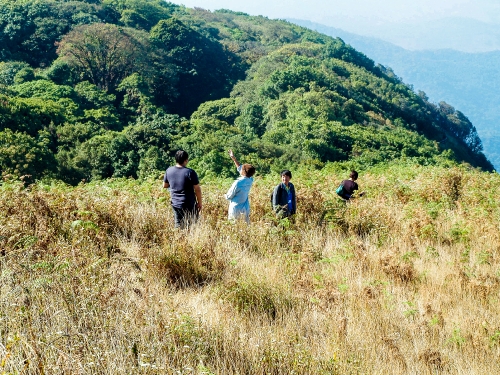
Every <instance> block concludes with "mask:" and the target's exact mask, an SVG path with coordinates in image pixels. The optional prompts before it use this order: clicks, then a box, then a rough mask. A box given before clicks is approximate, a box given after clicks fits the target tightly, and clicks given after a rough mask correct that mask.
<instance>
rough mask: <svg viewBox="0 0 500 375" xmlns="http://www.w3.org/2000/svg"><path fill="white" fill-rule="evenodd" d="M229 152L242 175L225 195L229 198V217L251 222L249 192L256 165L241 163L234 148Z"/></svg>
mask: <svg viewBox="0 0 500 375" xmlns="http://www.w3.org/2000/svg"><path fill="white" fill-rule="evenodd" d="M228 153H229V157H230V158H231V159H232V160H233V162H234V165H235V166H236V169H237V170H238V172H239V173H240V177H238V178H237V179H236V180H235V181H234V182H233V184H232V185H231V187H230V188H229V190H228V191H227V193H226V195H225V197H226V199H227V200H229V209H228V214H227V217H228V219H229V220H232V221H235V220H239V219H243V220H245V221H246V222H247V223H250V201H249V199H248V194H249V193H250V188H251V187H252V184H253V175H254V174H255V167H254V166H253V165H252V164H240V163H239V162H238V160H237V159H236V157H235V156H234V153H233V150H229V151H228Z"/></svg>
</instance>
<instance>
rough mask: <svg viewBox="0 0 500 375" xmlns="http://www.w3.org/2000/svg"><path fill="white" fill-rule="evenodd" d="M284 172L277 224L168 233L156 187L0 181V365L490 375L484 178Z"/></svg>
mask: <svg viewBox="0 0 500 375" xmlns="http://www.w3.org/2000/svg"><path fill="white" fill-rule="evenodd" d="M328 168H329V167H327V168H326V169H324V170H322V171H303V172H298V173H295V174H294V180H293V182H294V184H295V186H296V188H297V194H298V207H299V214H298V215H297V217H296V219H295V221H294V222H288V221H281V222H279V221H276V220H275V219H274V218H273V216H272V215H271V213H270V203H269V194H270V191H271V189H272V186H273V184H274V183H276V182H277V181H275V180H273V179H272V178H270V177H266V178H261V177H258V178H257V179H256V182H255V184H254V187H253V190H252V193H251V206H252V216H251V225H250V226H247V225H245V224H244V223H237V224H234V225H233V224H230V223H228V222H227V221H226V220H225V218H226V209H227V203H226V201H225V200H224V199H223V196H222V194H223V192H224V189H226V188H227V187H228V186H229V184H230V183H231V181H222V180H221V181H206V182H205V183H204V184H203V192H204V195H205V202H204V203H205V204H204V213H203V216H202V219H201V221H200V223H199V225H196V226H194V227H192V228H190V229H189V230H186V231H179V230H175V229H174V228H173V218H172V212H171V209H170V207H169V203H168V201H169V199H168V196H167V193H166V192H165V191H162V189H161V188H160V185H161V184H160V181H155V180H151V181H144V182H138V181H133V180H110V181H105V182H96V183H92V184H87V185H80V186H78V187H75V188H71V187H67V186H65V185H61V184H43V183H39V184H37V185H33V186H30V187H29V188H24V187H23V186H22V185H20V184H17V183H12V182H10V183H7V182H5V183H3V184H2V185H1V186H0V200H1V205H0V245H1V255H0V373H6V374H22V373H27V374H28V373H32V374H73V373H75V374H76V373H78V374H80V373H86V374H87V373H88V374H124V373H145V374H294V373H295V374H361V373H364V374H436V373H439V374H493V373H500V364H499V363H500V362H499V360H498V359H499V355H500V339H499V337H500V333H499V332H500V315H499V314H498V311H499V304H500V300H499V298H500V297H499V292H500V258H499V256H500V245H499V244H500V238H499V237H500V203H499V202H500V201H499V199H498V196H499V194H500V178H499V177H498V175H496V174H487V173H480V172H477V171H474V170H468V169H466V168H451V169H446V168H440V167H414V166H408V165H405V166H393V167H387V168H386V169H383V170H372V171H366V172H364V173H362V174H361V175H360V181H359V182H360V185H362V188H363V190H366V191H367V195H366V197H365V198H363V199H360V200H357V201H354V202H353V203H352V204H348V205H344V204H343V203H342V202H340V201H339V200H337V198H336V197H335V196H334V190H335V187H336V184H337V183H338V182H339V181H340V180H341V179H342V178H343V176H342V175H341V174H339V173H338V172H337V171H336V170H335V169H334V167H332V168H331V169H328Z"/></svg>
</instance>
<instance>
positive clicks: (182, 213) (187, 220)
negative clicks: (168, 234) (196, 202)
mask: <svg viewBox="0 0 500 375" xmlns="http://www.w3.org/2000/svg"><path fill="white" fill-rule="evenodd" d="M172 209H173V210H174V225H175V227H176V228H181V229H184V228H186V227H189V226H190V225H192V224H194V223H196V221H197V220H198V210H197V208H196V207H193V208H192V209H185V208H178V207H173V206H172Z"/></svg>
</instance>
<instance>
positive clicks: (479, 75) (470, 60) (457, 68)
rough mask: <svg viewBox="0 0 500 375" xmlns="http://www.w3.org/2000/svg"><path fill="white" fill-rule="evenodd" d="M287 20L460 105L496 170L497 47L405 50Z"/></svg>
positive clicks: (499, 164)
mask: <svg viewBox="0 0 500 375" xmlns="http://www.w3.org/2000/svg"><path fill="white" fill-rule="evenodd" d="M289 21H290V22H293V23H295V24H297V25H300V26H304V27H307V28H309V29H312V30H316V31H318V32H321V33H324V34H326V35H329V36H333V37H339V38H342V39H343V40H344V41H345V42H346V43H349V44H350V45H351V46H353V47H354V48H356V49H357V50H359V51H361V52H363V53H365V54H367V55H368V56H370V58H372V59H374V60H375V61H376V62H378V63H381V64H382V65H386V66H390V67H391V68H392V69H393V70H394V71H395V72H396V73H397V75H398V76H400V77H401V78H402V79H403V80H404V81H405V82H407V83H410V84H412V85H413V86H414V87H415V89H416V90H423V91H425V93H426V94H427V95H428V96H429V98H430V99H431V100H432V101H437V102H439V101H442V100H445V101H446V102H448V103H450V104H452V105H453V106H454V107H457V108H460V109H461V110H462V111H463V112H464V113H466V114H467V117H468V118H469V119H470V120H471V121H472V123H473V124H474V126H475V127H476V129H477V132H478V133H479V135H480V137H481V141H482V142H483V145H484V151H483V152H484V154H485V155H486V157H487V158H488V159H489V160H490V161H491V162H492V163H493V165H494V166H495V168H496V170H500V127H499V124H500V113H499V112H498V107H499V105H500V92H499V91H498V85H499V84H500V71H498V69H497V66H498V65H499V64H500V51H491V52H482V53H467V52H460V51H456V50H452V49H440V50H417V51H410V50H406V49H404V48H401V47H399V46H396V45H394V44H391V43H388V42H386V41H382V40H380V39H376V38H371V37H365V36H361V35H356V34H352V33H349V32H346V31H344V30H341V29H337V28H333V27H328V26H325V25H320V24H317V23H314V22H310V21H304V20H292V19H290V20H289ZM490 36H491V35H490ZM483 42H484V40H483ZM464 43H465V44H466V42H464Z"/></svg>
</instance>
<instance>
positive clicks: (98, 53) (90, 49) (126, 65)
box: [57, 23, 148, 91]
mask: <svg viewBox="0 0 500 375" xmlns="http://www.w3.org/2000/svg"><path fill="white" fill-rule="evenodd" d="M135 35H137V32H136V31H133V32H132V29H128V30H127V29H123V28H119V27H118V26H116V25H111V24H103V23H96V24H92V25H88V26H87V25H85V26H79V27H76V28H75V29H73V30H72V31H71V32H70V33H68V34H67V35H66V36H65V37H64V38H63V40H62V41H61V42H60V43H59V47H58V49H57V52H58V54H59V55H60V56H62V58H63V59H65V60H66V61H67V62H68V63H69V64H70V65H71V66H73V68H74V69H76V70H77V71H78V72H79V73H80V76H81V78H83V79H87V80H89V81H90V82H92V83H93V84H94V85H96V86H97V87H99V88H100V89H103V90H105V91H113V90H114V89H116V87H117V86H118V84H119V82H121V81H122V80H123V79H124V78H125V77H127V76H128V75H130V74H132V73H134V72H137V71H140V70H141V69H142V68H144V67H145V66H146V61H145V59H144V57H145V55H147V52H148V47H147V45H146V44H145V40H144V39H145V38H144V39H142V40H139V39H138V38H135V37H134V36H135Z"/></svg>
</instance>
